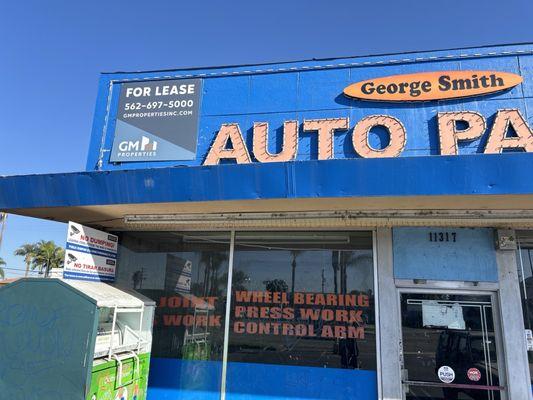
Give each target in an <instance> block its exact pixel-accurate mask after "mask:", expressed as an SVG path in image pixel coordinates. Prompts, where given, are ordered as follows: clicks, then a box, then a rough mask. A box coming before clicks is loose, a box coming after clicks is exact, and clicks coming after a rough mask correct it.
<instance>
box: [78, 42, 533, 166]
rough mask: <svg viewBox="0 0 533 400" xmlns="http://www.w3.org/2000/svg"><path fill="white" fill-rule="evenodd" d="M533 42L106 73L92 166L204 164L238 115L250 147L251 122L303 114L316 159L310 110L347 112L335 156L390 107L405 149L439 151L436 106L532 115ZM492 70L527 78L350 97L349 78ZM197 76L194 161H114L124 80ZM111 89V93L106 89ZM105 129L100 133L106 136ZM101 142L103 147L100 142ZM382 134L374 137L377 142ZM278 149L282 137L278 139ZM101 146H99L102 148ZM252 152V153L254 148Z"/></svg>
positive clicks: (468, 150)
mask: <svg viewBox="0 0 533 400" xmlns="http://www.w3.org/2000/svg"><path fill="white" fill-rule="evenodd" d="M531 54H533V46H531V45H519V46H499V47H489V48H479V49H464V50H453V51H438V52H429V53H416V54H402V55H390V56H376V57H355V58H343V59H335V60H322V61H316V60H311V61H304V62H295V63H282V64H271V65H258V66H241V67H222V68H211V69H195V70H176V71H163V72H147V73H116V74H103V75H102V78H101V83H100V90H99V95H98V99H97V107H96V112H95V123H94V126H93V133H92V140H91V147H90V151H89V156H88V162H87V170H94V169H96V168H97V165H98V160H99V157H100V154H103V157H102V159H101V169H103V170H117V169H136V168H153V167H168V166H177V165H185V166H198V165H202V163H203V161H204V159H205V156H206V154H207V152H208V150H209V148H210V146H211V144H212V143H213V140H214V138H215V136H216V134H217V132H218V130H219V129H220V125H221V124H223V123H238V124H239V126H240V128H241V131H242V133H243V135H244V136H245V140H246V143H247V144H248V146H249V147H248V148H249V151H250V153H252V152H251V143H252V142H251V140H252V127H253V123H254V122H268V123H269V124H270V132H269V141H271V142H275V140H276V138H278V139H279V138H280V136H281V128H282V123H283V121H284V120H287V119H297V120H298V121H299V122H300V130H299V134H300V138H301V139H300V143H299V150H298V155H297V160H316V159H317V143H318V142H317V140H316V133H312V132H311V133H310V132H304V131H303V129H302V125H301V124H302V122H303V120H304V119H306V118H307V119H310V118H335V117H338V116H349V117H350V122H351V123H350V130H349V131H347V132H346V131H344V132H342V131H340V132H338V134H336V135H335V158H340V159H343V158H358V157H359V155H357V154H356V153H355V151H354V149H353V146H352V144H351V131H352V129H353V126H354V125H355V123H356V122H357V121H359V120H360V119H361V118H363V117H366V116H368V115H372V114H388V115H391V116H394V117H396V118H398V119H399V120H400V121H401V122H402V123H403V124H404V126H405V128H406V130H407V145H406V148H405V149H404V151H403V152H402V154H401V155H400V156H401V157H411V156H426V155H437V154H439V142H438V132H437V123H436V115H437V113H438V112H439V111H460V110H471V111H478V112H480V113H481V114H483V115H484V116H485V118H487V119H488V122H489V123H488V127H489V128H490V126H491V125H492V120H493V117H494V113H495V112H496V110H498V109H502V108H518V109H520V110H521V111H522V113H523V114H524V116H526V117H528V118H530V116H529V113H528V111H529V110H528V109H527V107H526V104H525V101H526V100H527V99H528V98H531V97H532V96H533V89H532V88H533V85H532V84H531V83H530V82H531V79H532V78H533V61H532V60H533V56H532V55H531ZM468 69H477V70H495V71H507V72H513V73H517V74H520V75H522V76H523V77H524V83H523V84H522V85H519V86H517V87H515V88H514V89H511V90H508V91H505V92H502V93H496V94H492V95H487V96H481V97H476V98H473V99H463V100H449V101H432V102H423V103H402V104H394V103H378V102H368V101H358V100H353V99H349V98H347V97H345V96H344V95H343V94H342V90H343V89H344V87H346V86H347V85H348V84H350V83H353V82H357V81H360V80H365V79H369V78H372V77H379V76H388V75H395V74H404V73H415V72H424V71H443V70H468ZM191 77H198V78H202V79H203V80H204V84H203V99H202V107H201V109H200V117H199V118H200V121H199V137H198V156H197V159H196V160H193V161H172V162H169V161H166V162H137V163H122V164H120V163H110V162H109V150H110V148H111V146H112V142H113V132H114V123H115V118H116V115H114V112H115V111H114V110H116V109H117V101H118V97H119V92H120V85H121V82H124V81H130V80H145V79H169V78H191ZM109 90H112V93H110V92H109ZM488 131H489V129H487V131H486V132H485V134H484V135H483V137H482V138H481V139H479V140H475V141H472V142H468V143H465V144H462V145H461V147H460V154H473V153H476V152H477V153H479V152H482V151H483V148H484V144H485V142H486V138H487V135H488ZM102 137H103V141H102ZM102 142H103V143H104V145H103V148H102V149H101V146H100V144H101V143H102ZM378 142H379V141H377V142H375V143H378ZM273 148H276V147H275V146H274V147H273ZM277 148H278V149H279V145H278V146H277ZM100 150H102V152H101V151H100ZM251 155H252V160H253V161H255V160H254V159H253V154H251Z"/></svg>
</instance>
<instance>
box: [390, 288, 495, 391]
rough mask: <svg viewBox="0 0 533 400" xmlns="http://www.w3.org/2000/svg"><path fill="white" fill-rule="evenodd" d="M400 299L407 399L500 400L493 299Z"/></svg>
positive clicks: (434, 295) (409, 296)
mask: <svg viewBox="0 0 533 400" xmlns="http://www.w3.org/2000/svg"><path fill="white" fill-rule="evenodd" d="M400 296H401V322H402V347H403V348H402V379H403V381H402V383H403V387H404V392H405V399H406V400H421V399H423V400H441V399H442V400H470V399H475V400H482V399H483V400H499V399H501V398H502V397H501V393H502V391H503V390H504V388H503V387H502V386H501V382H500V378H501V377H500V373H499V366H498V354H497V340H496V339H497V334H496V332H497V329H495V321H494V318H493V304H492V297H491V295H490V294H487V295H478V294H476V295H470V294H468V295H465V294H450V293H401V294H400ZM498 335H499V332H498Z"/></svg>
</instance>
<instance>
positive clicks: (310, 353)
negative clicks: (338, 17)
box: [0, 45, 533, 400]
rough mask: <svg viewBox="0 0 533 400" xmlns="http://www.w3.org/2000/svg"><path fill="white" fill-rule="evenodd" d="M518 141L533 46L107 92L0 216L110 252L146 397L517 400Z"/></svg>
mask: <svg viewBox="0 0 533 400" xmlns="http://www.w3.org/2000/svg"><path fill="white" fill-rule="evenodd" d="M532 127H533V45H509V46H498V47H483V48H472V49H459V50H448V51H435V52H426V53H409V54H394V55H381V56H369V57H351V58H341V59H328V60H310V61H302V62H289V63H279V64H266V65H246V66H231V67H213V68H195V69H183V70H167V71H149V72H133V73H122V72H121V73H104V74H102V76H101V79H100V83H99V88H98V97H97V103H96V109H95V115H94V123H93V128H92V134H91V142H90V148H89V151H88V158H87V168H86V171H83V172H77V173H65V174H43V175H31V176H10V177H2V178H0V211H5V212H9V213H14V214H20V215H27V216H33V217H38V218H46V219H51V220H56V221H69V220H70V221H76V222H79V223H82V224H84V225H88V226H92V227H94V228H98V229H103V230H106V231H109V232H113V233H115V234H117V235H118V237H119V255H118V265H117V272H116V277H115V284H116V285H119V286H125V287H127V288H130V289H134V290H136V291H139V292H140V293H142V294H143V295H145V296H147V297H149V298H151V299H153V300H154V301H156V302H157V309H156V316H155V321H154V328H153V329H154V331H153V335H154V342H153V346H152V359H151V369H150V382H149V389H148V398H149V399H150V400H160V399H184V400H196V399H206V400H211V399H231V400H266V399H293V400H300V399H301V400H303V399H305V400H311V399H360V400H370V399H387V400H392V399H398V400H400V399H410V400H414V399H512V400H520V399H524V400H526V399H530V398H531V376H533V365H530V362H531V363H533V353H531V351H532V350H533V338H532V336H531V330H530V329H531V328H532V326H533V311H530V307H531V306H532V305H533V303H531V300H530V296H533V261H532V260H533V258H532V255H533V231H530V229H531V228H532V227H533V179H532V178H531V175H532V172H531V171H533V154H531V153H533V130H532ZM530 367H531V368H530Z"/></svg>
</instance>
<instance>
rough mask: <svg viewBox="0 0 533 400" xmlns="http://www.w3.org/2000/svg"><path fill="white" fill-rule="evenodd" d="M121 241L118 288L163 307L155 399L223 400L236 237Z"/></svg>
mask: <svg viewBox="0 0 533 400" xmlns="http://www.w3.org/2000/svg"><path fill="white" fill-rule="evenodd" d="M120 241H121V247H120V254H119V268H118V274H117V283H118V284H119V285H121V286H126V287H129V288H131V289H135V290H136V291H138V292H140V293H141V294H143V295H145V296H147V297H149V298H151V299H153V300H154V301H156V302H157V308H156V315H155V321H154V332H153V335H154V336H153V345H152V359H151V366H150V375H149V376H150V383H149V386H150V393H151V395H152V396H154V398H180V399H199V398H202V399H213V400H214V399H218V398H219V397H220V386H221V376H222V354H223V346H224V315H225V310H226V292H227V280H228V261H229V249H230V245H229V243H230V235H229V233H211V234H206V233H196V232H195V233H190V234H188V233H187V234H186V233H174V232H128V233H125V234H123V235H122V237H121V240H120ZM159 395H161V396H167V397H160V396H159ZM169 396H172V397H169Z"/></svg>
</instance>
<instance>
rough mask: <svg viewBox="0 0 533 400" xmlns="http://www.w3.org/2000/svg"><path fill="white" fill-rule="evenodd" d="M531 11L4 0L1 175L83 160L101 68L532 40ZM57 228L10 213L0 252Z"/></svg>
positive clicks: (486, 6)
mask: <svg viewBox="0 0 533 400" xmlns="http://www.w3.org/2000/svg"><path fill="white" fill-rule="evenodd" d="M532 18H533V1H532V0H506V1H501V0H500V1H496V0H467V1H465V0H442V1H422V0H419V1H414V0H407V1H402V0H383V1H379V0H378V1H376V0H374V1H368V2H364V1H356V0H349V1H348V0H342V1H334V0H329V1H325V0H321V1H315V0H285V1H278V0H268V1H257V0H255V1H254V0H251V1H250V0H248V1H242V0H238V1H230V0H227V1H218V0H213V1H203V0H195V1H188V0H181V1H176V0H172V1H168V0H166V1H157V0H153V1H150V2H149V1H138V0H129V1H124V0H113V1H100V0H93V1H85V2H75V1H66V0H62V1H56V0H48V1H42V0H40V1H36V0H34V1H26V0H18V1H8V0H4V1H3V2H2V5H1V7H0V138H1V145H0V175H13V174H32V173H49V172H64V171H80V170H83V169H84V167H85V159H86V156H87V147H88V143H89V134H90V127H91V121H92V114H93V108H94V102H95V97H96V88H97V81H98V74H99V72H102V71H117V70H146V69H148V70H151V69H167V68H174V67H184V66H213V65H222V64H248V63H260V62H272V61H287V60H298V59H307V58H313V57H315V58H327V57H337V56H348V55H365V54H378V53H390V52H400V51H415V50H433V49H445V48H456V47H469V46H482V45H491V44H504V43H517V42H533V23H532V22H533V20H532ZM65 230H66V229H65V226H64V225H63V224H56V223H50V222H42V221H36V220H32V219H28V218H22V217H17V216H10V217H9V219H8V222H7V225H6V231H5V238H4V242H3V244H2V248H1V249H0V257H2V258H4V260H6V261H7V262H8V265H7V267H8V268H23V260H22V258H21V257H14V256H13V255H12V253H13V251H14V249H15V248H16V247H18V246H19V245H20V244H22V243H25V242H34V241H37V240H39V239H47V240H55V241H56V243H60V244H63V243H64V240H65V238H64V236H65ZM7 272H8V275H9V276H13V275H14V274H16V271H11V270H8V271H7Z"/></svg>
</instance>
